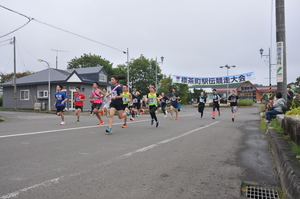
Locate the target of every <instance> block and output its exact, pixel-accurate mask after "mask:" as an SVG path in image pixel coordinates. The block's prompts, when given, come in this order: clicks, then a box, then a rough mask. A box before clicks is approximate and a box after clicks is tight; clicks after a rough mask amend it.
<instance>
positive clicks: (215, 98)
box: [212, 89, 221, 119]
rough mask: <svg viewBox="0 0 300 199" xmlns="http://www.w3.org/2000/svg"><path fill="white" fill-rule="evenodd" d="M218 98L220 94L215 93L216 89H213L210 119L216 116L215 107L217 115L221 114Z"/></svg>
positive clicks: (219, 98)
mask: <svg viewBox="0 0 300 199" xmlns="http://www.w3.org/2000/svg"><path fill="white" fill-rule="evenodd" d="M220 100H221V96H220V95H219V94H218V93H217V90H216V89H213V104H212V106H213V111H212V119H215V118H216V108H217V110H218V115H219V116H220V115H221V112H220Z"/></svg>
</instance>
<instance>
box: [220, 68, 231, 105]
mask: <svg viewBox="0 0 300 199" xmlns="http://www.w3.org/2000/svg"><path fill="white" fill-rule="evenodd" d="M231 67H232V68H235V65H232V66H228V65H225V66H220V68H227V77H228V70H229V69H230V68H231ZM226 86H227V88H226V99H227V98H228V83H227V84H226Z"/></svg>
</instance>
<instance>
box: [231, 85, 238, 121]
mask: <svg viewBox="0 0 300 199" xmlns="http://www.w3.org/2000/svg"><path fill="white" fill-rule="evenodd" d="M238 100H239V96H237V94H236V91H235V90H232V94H231V95H230V96H229V97H228V101H229V102H230V107H231V112H232V119H231V120H232V122H234V118H235V116H236V112H237V111H238V108H237V103H238Z"/></svg>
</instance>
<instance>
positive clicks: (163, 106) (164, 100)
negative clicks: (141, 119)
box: [160, 93, 169, 118]
mask: <svg viewBox="0 0 300 199" xmlns="http://www.w3.org/2000/svg"><path fill="white" fill-rule="evenodd" d="M168 100H169V98H167V97H166V96H165V93H161V98H160V103H161V110H162V111H163V113H164V118H166V117H167V115H168V111H166V106H167V103H168Z"/></svg>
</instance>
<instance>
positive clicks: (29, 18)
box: [0, 5, 33, 38]
mask: <svg viewBox="0 0 300 199" xmlns="http://www.w3.org/2000/svg"><path fill="white" fill-rule="evenodd" d="M0 7H2V8H4V9H6V10H8V11H11V12H13V13H16V14H19V15H21V16H23V17H26V18H27V19H28V21H27V22H26V23H25V24H24V25H22V26H20V27H19V28H17V29H15V30H13V31H11V32H9V33H6V34H4V35H1V36H0V38H2V37H5V36H7V35H9V34H11V33H14V32H16V31H17V30H20V29H21V28H23V27H24V26H26V25H27V24H29V22H31V20H32V19H33V18H31V17H28V16H26V15H24V14H21V13H19V12H17V11H14V10H12V9H9V8H7V7H4V6H2V5H0Z"/></svg>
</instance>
